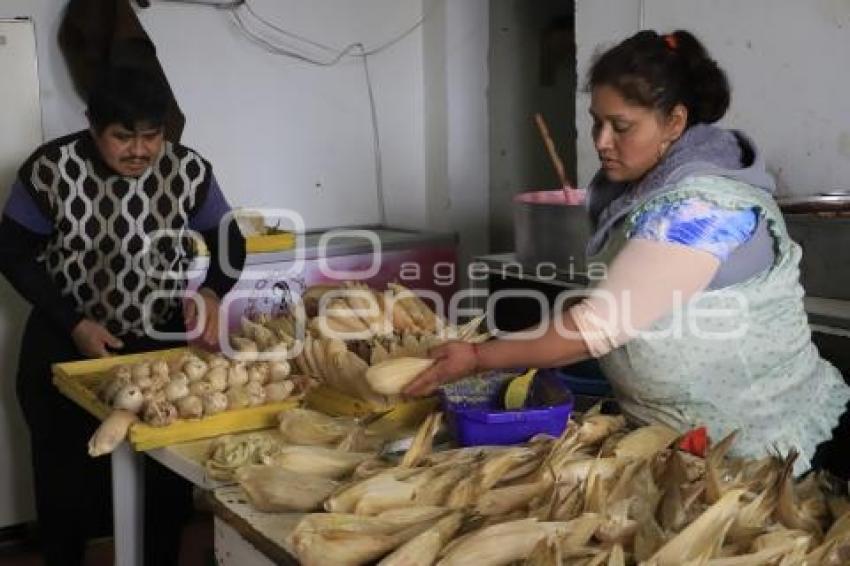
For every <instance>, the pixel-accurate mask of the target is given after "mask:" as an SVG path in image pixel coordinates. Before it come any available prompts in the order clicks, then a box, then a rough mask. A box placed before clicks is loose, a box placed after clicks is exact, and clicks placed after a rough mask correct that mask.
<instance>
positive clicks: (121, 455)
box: [112, 431, 258, 566]
mask: <svg viewBox="0 0 850 566" xmlns="http://www.w3.org/2000/svg"><path fill="white" fill-rule="evenodd" d="M257 432H258V431H253V432H246V433H241V434H246V435H247V434H256V433H257ZM211 441H212V439H205V440H197V441H193V442H186V443H183V444H175V445H174V446H168V447H165V448H156V449H154V450H149V451H147V452H136V451H134V450H133V449H132V447H131V446H130V444H129V443H128V442H122V443H121V445H120V446H119V447H118V448H117V449H115V451H114V452H113V453H112V517H113V518H112V521H113V527H114V536H115V564H116V565H117V566H141V565H142V564H143V563H144V516H145V482H144V457H145V455H148V456H150V457H151V458H153V459H154V460H156V461H158V462H159V463H161V464H162V465H164V466H165V467H167V468H169V469H170V470H171V471H173V472H175V473H176V474H178V475H180V476H181V477H183V478H184V479H185V480H186V481H188V482H190V483H191V484H192V485H195V486H198V487H200V488H201V489H205V490H212V489H215V488H217V487H220V486H222V485H224V484H223V483H222V482H219V481H216V480H213V479H210V478H208V477H207V474H206V470H205V469H204V460H205V455H206V452H207V447H208V446H209V443H210V442H211Z"/></svg>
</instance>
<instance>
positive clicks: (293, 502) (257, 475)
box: [234, 465, 339, 513]
mask: <svg viewBox="0 0 850 566" xmlns="http://www.w3.org/2000/svg"><path fill="white" fill-rule="evenodd" d="M234 477H235V479H236V481H238V482H239V485H240V486H241V487H242V489H243V490H244V491H245V494H246V495H247V496H248V499H249V500H250V502H251V505H253V506H254V507H256V508H257V509H259V510H260V511H265V512H269V513H280V512H286V511H314V510H316V509H321V506H322V502H323V501H324V500H325V499H327V497H328V496H330V495H331V493H333V492H334V490H336V489H337V488H338V487H339V484H338V483H337V482H335V481H332V480H329V479H327V478H322V477H319V476H313V475H307V474H299V473H295V472H291V471H289V470H286V469H283V468H279V467H275V466H265V465H249V466H243V467H241V468H239V469H238V470H236V472H235V473H234Z"/></svg>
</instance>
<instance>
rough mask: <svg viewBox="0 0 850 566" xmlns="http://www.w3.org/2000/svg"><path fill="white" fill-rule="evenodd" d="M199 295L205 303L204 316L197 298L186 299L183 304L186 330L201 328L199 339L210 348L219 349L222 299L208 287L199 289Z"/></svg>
mask: <svg viewBox="0 0 850 566" xmlns="http://www.w3.org/2000/svg"><path fill="white" fill-rule="evenodd" d="M198 296H199V297H200V298H201V300H202V301H203V303H204V309H203V311H204V312H203V314H204V316H203V318H201V316H200V313H199V312H198V304H197V300H196V299H192V300H189V301H186V302H185V303H184V305H183V321H184V323H185V324H186V331H187V332H190V333H191V332H192V331H194V330H195V329H196V328H200V329H201V334H200V336H198V341H199V342H200V343H201V344H202V345H203V346H206V347H208V348H212V349H218V323H219V318H220V310H221V301H220V300H219V298H218V295H216V294H215V292H213V291H212V290H210V289H207V288H206V287H204V288H201V289H198Z"/></svg>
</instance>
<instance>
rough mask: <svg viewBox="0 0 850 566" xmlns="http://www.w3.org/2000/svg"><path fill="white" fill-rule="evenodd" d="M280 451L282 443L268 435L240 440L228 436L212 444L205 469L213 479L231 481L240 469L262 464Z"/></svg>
mask: <svg viewBox="0 0 850 566" xmlns="http://www.w3.org/2000/svg"><path fill="white" fill-rule="evenodd" d="M279 449H280V443H279V442H277V441H276V440H275V439H273V438H271V437H269V436H266V435H257V434H249V435H247V436H244V437H241V438H239V437H234V436H233V435H230V434H226V435H223V436H220V437H218V438H216V439H214V440H213V441H212V442H211V443H210V446H209V448H208V449H207V459H206V461H205V462H204V467H205V468H206V470H207V475H208V476H209V477H211V478H212V479H215V480H220V481H229V480H231V479H233V472H235V471H236V470H237V469H238V468H241V467H242V466H246V465H248V464H261V463H262V462H263V460H264V459H265V458H268V457H270V456H271V455H272V454H274V453H275V452H277V451H278V450H279Z"/></svg>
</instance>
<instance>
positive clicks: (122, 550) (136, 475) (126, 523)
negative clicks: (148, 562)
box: [112, 442, 145, 566]
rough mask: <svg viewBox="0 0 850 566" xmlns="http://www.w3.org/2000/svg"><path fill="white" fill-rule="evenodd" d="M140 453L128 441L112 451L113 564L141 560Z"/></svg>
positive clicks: (129, 565) (135, 564) (127, 565)
mask: <svg viewBox="0 0 850 566" xmlns="http://www.w3.org/2000/svg"><path fill="white" fill-rule="evenodd" d="M143 458H144V454H141V453H138V452H135V451H134V450H133V449H132V448H131V447H130V444H129V443H128V442H122V443H121V445H120V446H119V447H118V448H116V449H115V451H114V452H112V522H113V528H114V529H115V564H116V566H142V563H143V559H144V540H145V537H144V534H145V533H144V515H145V481H144V480H145V476H144V460H143Z"/></svg>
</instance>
